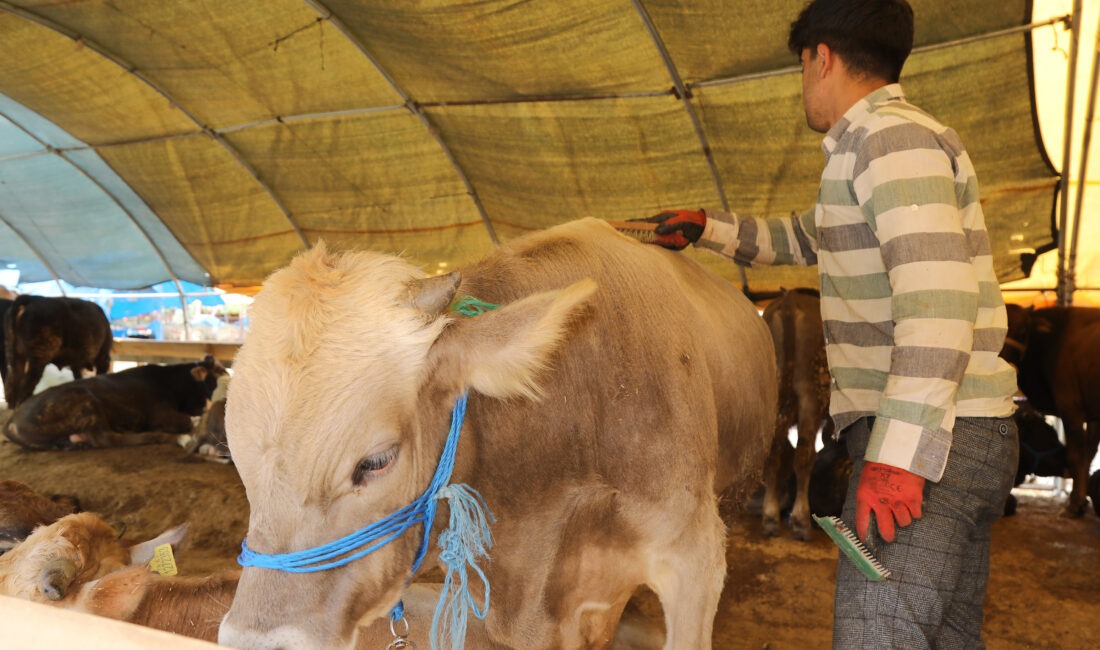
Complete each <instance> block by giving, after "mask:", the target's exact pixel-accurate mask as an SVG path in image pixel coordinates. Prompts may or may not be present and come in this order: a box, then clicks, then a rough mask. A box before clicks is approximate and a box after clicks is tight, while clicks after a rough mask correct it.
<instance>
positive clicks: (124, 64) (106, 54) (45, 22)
mask: <svg viewBox="0 0 1100 650" xmlns="http://www.w3.org/2000/svg"><path fill="white" fill-rule="evenodd" d="M0 11H6V12H8V13H10V14H11V15H13V16H16V17H18V18H22V19H23V20H26V21H29V22H33V23H35V24H37V25H40V26H42V27H45V28H46V29H49V30H51V31H53V32H56V33H58V34H60V35H62V36H64V37H66V38H68V39H71V40H72V41H74V42H75V43H78V44H80V45H82V46H84V47H86V48H88V49H89V50H91V51H93V52H95V53H96V54H98V55H100V56H101V57H103V58H104V59H106V60H108V61H110V62H111V63H113V64H115V65H116V66H118V67H120V68H122V69H123V70H125V71H126V72H128V73H129V74H131V75H133V76H134V77H135V78H137V79H138V80H140V81H141V82H142V83H144V84H145V85H146V86H148V87H149V88H151V89H152V90H153V91H155V92H156V93H157V94H159V95H160V96H161V97H164V99H165V100H166V101H168V103H169V104H171V105H172V107H173V108H175V109H176V110H178V111H179V112H180V113H182V114H183V115H184V116H185V117H187V119H189V120H191V121H192V122H194V124H195V126H197V127H198V128H199V130H200V131H202V132H203V133H205V134H207V135H208V136H209V137H210V138H212V139H213V140H214V141H215V142H216V143H218V144H219V145H221V147H222V148H223V149H225V151H226V152H227V153H229V155H230V156H232V157H233V159H234V160H235V161H236V162H237V164H238V165H240V166H241V167H242V168H244V170H245V171H246V172H248V174H249V176H251V177H252V178H253V179H254V180H255V181H256V183H257V184H258V185H259V186H260V187H261V188H263V190H264V192H266V193H267V195H268V197H269V198H270V199H271V201H272V202H273V203H274V204H275V206H276V207H277V208H278V209H279V210H280V211H281V212H282V213H283V217H285V218H286V220H287V222H288V223H289V224H290V227H291V228H292V229H293V230H294V233H295V234H296V235H298V239H299V240H301V242H302V245H303V246H305V247H306V248H309V240H308V239H306V236H305V234H304V233H303V232H302V229H301V227H300V226H299V225H298V223H297V222H296V221H295V220H294V217H293V215H291V213H290V210H288V209H287V207H286V205H285V204H284V203H283V202H282V200H281V199H280V198H279V197H278V196H277V195H276V194H275V191H274V190H273V189H272V188H271V186H270V185H268V184H267V183H265V182H264V181H263V179H261V178H260V175H259V173H258V172H257V171H256V170H255V168H253V167H252V165H250V164H248V162H247V161H245V160H244V158H243V157H242V156H241V153H240V152H239V151H237V149H236V148H235V147H233V145H231V144H229V141H228V140H226V139H225V138H224V137H223V136H222V135H221V134H220V133H219V132H218V131H217V130H215V129H213V128H210V127H209V126H206V125H205V124H203V123H202V120H200V119H199V118H198V117H197V116H196V115H195V114H194V113H192V112H191V111H189V110H187V108H186V107H185V106H184V105H183V104H182V103H181V102H180V101H179V100H177V99H176V98H175V97H174V96H173V95H172V94H171V93H169V92H168V91H167V90H166V89H165V88H163V87H161V86H160V85H159V84H157V83H156V82H155V81H153V80H152V79H151V78H150V77H148V76H146V75H145V74H144V73H142V72H141V70H138V68H137V67H136V66H134V65H131V64H130V63H129V62H128V61H126V60H125V59H123V58H122V57H120V56H118V55H116V54H114V53H113V52H111V51H109V50H107V48H105V47H103V46H102V45H100V44H99V43H96V42H95V41H92V40H89V39H87V38H85V37H84V36H83V35H81V34H79V33H77V32H74V31H72V30H71V29H69V28H67V27H65V26H64V25H60V24H58V23H56V22H54V21H52V20H50V19H48V18H46V17H44V16H40V15H38V14H36V13H34V12H32V11H28V10H26V9H23V8H22V7H16V6H15V5H12V4H11V3H10V2H6V1H5V0H0Z"/></svg>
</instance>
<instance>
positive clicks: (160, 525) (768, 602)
mask: <svg viewBox="0 0 1100 650" xmlns="http://www.w3.org/2000/svg"><path fill="white" fill-rule="evenodd" d="M4 415H5V414H3V413H0V418H4ZM0 421H2V420H0ZM0 440H2V439H0ZM0 479H14V480H19V481H23V482H25V483H27V484H29V485H30V486H31V487H33V488H35V489H36V490H38V491H40V492H44V493H47V494H54V493H63V494H71V495H74V496H76V497H77V498H79V499H80V502H81V504H82V506H83V508H84V509H85V510H88V511H92V512H97V513H99V514H101V515H103V516H104V517H105V518H107V519H108V520H109V521H112V522H114V523H116V525H119V526H124V527H125V531H126V535H127V536H130V537H134V538H139V539H147V538H150V537H153V536H155V535H156V534H158V533H160V532H162V531H163V530H165V529H167V528H169V527H171V526H175V525H177V524H180V523H183V522H188V523H189V524H190V531H191V538H190V543H189V546H188V547H187V548H185V549H184V550H183V551H182V552H181V553H180V554H179V556H178V558H177V560H178V563H179V567H180V571H181V572H182V573H185V574H192V575H202V574H205V573H209V572H211V571H215V570H218V569H223V568H231V567H233V566H234V565H235V557H236V554H237V552H238V550H239V548H240V542H241V539H242V537H243V536H244V534H245V531H246V527H247V522H248V503H247V501H246V499H245V496H244V489H243V488H242V487H241V484H240V480H239V479H238V477H237V474H236V471H235V469H234V467H233V466H232V465H220V464H216V463H212V462H206V461H202V460H196V459H195V458H193V457H186V456H185V455H184V453H183V450H182V449H179V448H176V447H171V446H168V445H156V446H150V447H138V448H132V449H110V450H88V451H73V452H28V451H24V450H23V449H21V448H19V447H18V446H16V445H14V444H12V443H10V442H8V441H7V440H3V441H2V442H0ZM726 518H727V521H728V522H729V524H730V537H729V551H728V562H729V566H730V568H729V573H728V575H727V580H726V590H725V592H724V594H723V597H722V601H721V604H720V608H719V613H718V617H717V620H716V622H715V648H718V649H721V650H727V649H728V650H734V649H741V648H749V649H753V650H762V649H767V650H786V649H792V650H795V649H797V650H814V649H817V648H829V647H830V626H831V621H832V609H833V603H832V593H833V582H834V578H835V574H836V557H837V551H836V548H835V547H834V546H833V545H832V543H831V542H830V541H829V540H828V539H827V538H826V537H825V535H824V534H823V533H818V536H817V538H816V539H815V540H814V541H812V542H799V541H795V540H794V539H792V538H790V537H780V538H775V539H767V538H765V537H763V535H762V534H761V532H760V525H759V521H758V519H757V517H756V516H755V515H753V514H751V513H749V512H740V513H732V512H731V513H727V516H726ZM636 603H637V605H638V606H639V607H640V608H641V609H642V611H644V612H645V613H647V614H650V615H652V616H655V617H660V607H659V605H658V604H657V603H656V600H655V599H654V598H653V596H652V594H643V595H641V596H639V597H638V598H637V599H636ZM985 635H986V640H987V643H988V647H989V648H991V649H992V650H1002V649H1003V650H1016V649H1024V648H1064V649H1070V650H1076V649H1082V650H1083V649H1086V648H1090V649H1091V648H1098V647H1100V517H1097V516H1096V515H1095V514H1093V513H1092V511H1091V510H1090V512H1089V514H1088V515H1087V516H1086V517H1084V518H1081V519H1066V518H1063V517H1060V516H1059V504H1058V503H1057V502H1056V501H1055V500H1053V499H1051V498H1049V497H1044V496H1035V495H1034V493H1030V494H1022V493H1021V497H1020V505H1019V509H1018V513H1017V514H1016V515H1015V516H1014V517H1010V518H1007V519H1004V520H1002V521H1000V522H998V523H997V525H996V527H995V529H994V534H993V558H992V576H991V580H990V586H989V596H988V599H987V605H986V625H985Z"/></svg>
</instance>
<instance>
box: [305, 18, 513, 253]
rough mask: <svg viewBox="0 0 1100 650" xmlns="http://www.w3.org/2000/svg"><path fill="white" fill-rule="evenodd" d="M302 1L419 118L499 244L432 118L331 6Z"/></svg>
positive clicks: (470, 184)
mask: <svg viewBox="0 0 1100 650" xmlns="http://www.w3.org/2000/svg"><path fill="white" fill-rule="evenodd" d="M305 3H306V4H307V5H309V6H310V7H311V8H312V9H313V10H314V11H316V12H317V14H318V15H319V16H320V17H321V18H322V19H324V20H326V21H328V22H329V23H331V24H332V26H333V27H335V28H336V30H337V31H339V32H340V33H341V34H343V35H344V38H346V39H347V40H348V42H350V43H351V44H352V45H354V46H355V48H356V49H357V50H359V52H360V53H361V54H362V55H363V56H364V57H366V59H367V61H370V64H371V65H373V66H374V69H375V70H377V71H378V73H379V74H381V75H382V77H383V78H384V79H385V80H386V81H387V82H388V83H389V84H390V87H391V88H392V89H393V90H394V92H396V93H397V94H398V96H399V97H401V101H402V102H404V106H405V108H406V109H408V111H409V112H410V113H412V114H413V115H415V116H416V118H417V119H418V120H420V123H421V124H422V125H423V126H424V128H425V129H426V130H427V131H428V133H429V134H430V135H431V136H432V139H434V140H435V142H436V144H437V145H439V148H440V149H442V150H443V155H445V156H446V157H447V160H448V161H450V163H451V167H453V168H454V170H455V173H456V174H458V177H459V179H460V180H461V181H462V184H463V185H465V186H466V193H467V194H468V195H469V196H470V199H471V200H472V201H473V202H474V206H475V207H477V211H478V213H479V214H480V215H481V223H482V224H483V225H484V226H485V230H486V232H488V233H489V240H490V241H492V242H493V245H494V246H497V245H499V244H500V240H498V239H497V233H496V230H495V229H494V228H493V223H492V222H491V221H490V220H489V214H488V213H487V212H486V211H485V206H484V205H482V203H481V197H480V196H478V193H477V190H475V189H474V186H473V183H471V182H470V177H469V176H467V175H466V170H464V169H463V168H462V165H460V164H458V159H457V158H455V156H454V152H452V151H451V148H450V147H449V146H447V143H446V142H444V141H443V136H441V135H440V134H439V129H437V128H436V127H435V125H434V124H432V121H431V120H430V119H429V118H428V115H427V114H426V113H425V112H424V109H423V108H422V107H421V106H420V105H419V104H417V103H416V102H415V101H413V99H412V98H411V97H409V95H408V94H406V93H405V91H404V89H402V88H401V86H399V85H398V84H397V80H396V79H394V78H393V77H392V76H391V75H390V73H389V71H388V70H386V69H385V68H383V67H382V64H381V63H380V62H379V61H378V59H376V58H374V55H373V54H371V53H370V51H369V50H367V46H366V44H364V43H363V42H362V41H361V40H359V38H357V37H356V36H355V34H353V33H352V32H351V30H350V29H349V28H348V26H347V24H345V23H344V21H342V20H340V19H339V18H338V17H337V16H336V14H334V13H333V12H332V10H331V9H329V8H328V7H326V6H325V5H324V3H323V2H320V1H319V0H305Z"/></svg>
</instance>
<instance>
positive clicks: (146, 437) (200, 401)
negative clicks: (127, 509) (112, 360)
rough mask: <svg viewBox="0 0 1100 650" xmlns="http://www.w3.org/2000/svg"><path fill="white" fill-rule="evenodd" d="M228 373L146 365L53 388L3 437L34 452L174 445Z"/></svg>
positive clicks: (204, 365)
mask: <svg viewBox="0 0 1100 650" xmlns="http://www.w3.org/2000/svg"><path fill="white" fill-rule="evenodd" d="M224 373H225V368H223V367H222V365H221V364H220V363H218V362H217V360H215V359H214V357H213V356H211V355H206V358H204V359H203V360H202V361H198V362H195V363H177V364H173V365H155V364H150V365H145V366H137V367H134V368H130V369H128V370H123V371H121V372H116V373H112V374H108V375H98V376H96V377H88V378H86V379H79V380H76V381H72V382H69V383H67V384H62V385H60V386H54V387H53V388H50V389H48V390H45V391H42V392H41V393H38V394H37V395H34V396H32V397H31V398H30V399H29V400H27V401H26V402H24V403H23V404H21V405H20V406H19V408H17V409H15V412H14V413H13V414H12V416H11V419H10V420H9V421H8V423H7V424H6V425H5V426H4V435H6V436H7V437H8V438H9V439H10V440H12V441H13V442H16V443H19V444H20V445H23V446H24V447H27V448H29V449H71V448H75V447H118V446H133V445H145V444H154V443H162V442H174V441H176V439H177V438H178V437H179V435H178V434H184V433H189V432H190V431H191V430H192V428H193V426H194V425H193V422H192V420H191V418H192V417H197V416H200V415H202V413H203V410H204V409H205V408H206V404H207V400H209V399H210V395H211V394H212V393H213V391H214V387H215V386H216V385H217V381H218V377H219V376H220V375H222V374H224Z"/></svg>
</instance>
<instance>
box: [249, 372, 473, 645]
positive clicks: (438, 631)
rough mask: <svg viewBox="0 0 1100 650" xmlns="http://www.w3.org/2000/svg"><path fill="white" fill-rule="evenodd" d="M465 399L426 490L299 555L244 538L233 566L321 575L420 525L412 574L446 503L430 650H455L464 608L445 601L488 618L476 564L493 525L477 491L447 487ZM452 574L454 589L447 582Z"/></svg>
mask: <svg viewBox="0 0 1100 650" xmlns="http://www.w3.org/2000/svg"><path fill="white" fill-rule="evenodd" d="M466 397H467V395H466V393H463V394H462V395H460V396H459V397H458V399H457V400H456V402H455V407H454V410H453V411H452V412H451V429H450V431H449V432H448V434H447V442H446V444H445V445H444V447H443V454H442V456H441V457H440V459H439V465H438V466H437V467H436V470H435V474H434V475H433V476H432V481H431V483H430V484H429V485H428V488H427V489H426V490H424V492H423V493H422V494H421V495H420V496H419V497H417V498H416V500H415V501H413V502H412V503H410V504H409V505H407V506H405V507H403V508H401V509H400V510H398V511H396V512H394V513H392V514H390V515H388V516H386V517H383V518H382V519H379V520H378V521H376V522H374V523H373V524H370V525H368V526H365V527H363V528H360V529H359V530H357V531H355V532H353V533H351V534H349V535H346V536H344V537H341V538H340V539H338V540H335V541H332V542H328V543H327V544H322V545H320V546H316V547H314V548H311V549H306V550H304V551H295V552H293V553H273V554H267V553H259V552H257V551H254V550H252V549H250V548H249V547H248V539H247V538H245V540H244V541H242V542H241V554H240V555H239V556H238V557H237V562H238V563H239V564H240V565H241V566H242V567H253V566H254V567H262V568H265V569H275V570H278V571H286V572H289V573H312V572H315V571H324V570H327V569H333V568H336V567H340V566H344V565H345V564H348V563H349V562H353V561H355V560H358V559H359V558H361V557H363V556H365V555H367V554H369V553H371V552H373V551H375V550H378V549H379V548H381V547H383V546H385V545H386V544H388V543H389V542H391V541H393V540H395V539H397V538H398V537H400V536H401V535H402V534H403V533H404V532H405V531H406V530H408V529H409V528H411V527H412V526H415V525H417V524H420V523H423V524H424V534H423V537H422V538H421V541H420V548H419V550H418V551H417V553H416V559H415V560H414V561H413V565H412V572H411V573H416V571H417V569H419V568H420V564H421V562H423V560H424V557H425V556H426V555H427V553H428V542H429V540H430V538H431V532H432V522H433V521H434V520H435V512H436V508H437V505H438V502H439V499H447V500H448V503H449V505H450V509H451V516H450V522H449V523H450V526H449V527H448V529H447V530H445V531H444V532H443V533H442V534H441V535H440V537H439V546H440V548H441V549H442V551H441V553H440V558H441V559H442V560H443V562H444V563H445V564H446V565H447V567H448V572H447V577H446V583H445V588H444V591H443V593H442V594H440V598H439V603H438V604H437V605H436V610H435V616H434V618H433V620H432V637H433V638H432V647H433V648H435V647H437V645H436V638H439V639H448V638H449V640H450V645H451V646H452V647H459V648H460V647H461V642H462V641H463V640H464V639H465V637H466V634H465V628H466V607H461V606H459V607H456V606H455V605H454V604H453V602H449V601H453V600H454V599H455V598H460V599H461V600H462V601H463V602H464V604H466V605H468V606H469V607H470V609H472V610H473V612H474V615H475V616H477V617H478V618H485V616H486V615H487V614H488V613H489V581H488V580H487V579H486V578H485V574H484V573H483V572H482V570H481V569H480V568H479V567H478V566H477V563H476V560H477V558H478V557H486V556H488V549H489V548H490V547H491V546H492V538H491V536H490V534H489V524H490V523H492V522H493V521H495V519H494V518H493V515H492V513H491V512H488V506H487V505H486V504H485V501H484V499H482V498H481V495H480V494H479V493H478V492H477V490H474V489H473V488H471V487H469V486H468V485H462V484H458V485H448V482H449V481H450V479H451V472H452V471H453V470H454V462H455V453H456V451H457V450H458V437H459V434H460V433H461V431H462V422H463V419H464V418H465V416H466ZM467 564H469V565H470V566H471V567H473V569H474V571H475V572H477V574H478V575H479V576H480V577H481V579H482V582H483V583H484V585H485V597H484V606H483V607H481V608H479V607H477V605H476V603H475V602H474V601H473V599H472V597H471V596H470V594H469V585H468V584H467V582H466V576H467V574H466V569H465V565H467ZM456 573H457V575H458V578H457V584H455V582H456V581H455V580H454V578H453V576H454V575H455V574H456ZM410 575H411V574H410ZM445 611H446V614H447V618H448V622H447V623H445V624H444V625H443V627H442V628H440V625H439V622H440V619H441V618H442V617H443V615H444V612H445ZM403 613H404V605H403V603H401V602H398V603H397V605H396V606H395V607H394V608H393V611H392V612H390V617H391V618H392V619H394V620H399V619H400V618H401V617H402V615H403ZM456 643H457V644H458V645H455V644H456Z"/></svg>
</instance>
